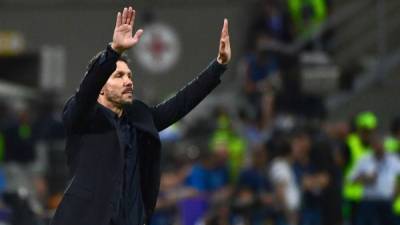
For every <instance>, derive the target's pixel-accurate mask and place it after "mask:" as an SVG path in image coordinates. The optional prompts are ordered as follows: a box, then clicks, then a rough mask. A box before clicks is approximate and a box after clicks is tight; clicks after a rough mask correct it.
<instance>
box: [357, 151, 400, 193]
mask: <svg viewBox="0 0 400 225" xmlns="http://www.w3.org/2000/svg"><path fill="white" fill-rule="evenodd" d="M374 173H375V174H376V180H375V182H374V183H372V184H368V185H364V195H363V198H364V199H369V200H391V199H393V197H394V192H395V188H396V184H397V178H398V176H400V159H399V158H398V157H397V156H396V155H393V154H390V153H385V155H384V157H383V158H382V159H381V160H377V158H376V157H375V156H374V155H373V153H369V154H367V155H365V156H364V157H362V158H361V159H360V160H359V161H358V162H357V163H356V165H355V167H354V170H353V171H352V173H351V175H350V179H351V180H352V181H354V180H355V179H356V178H357V177H359V176H361V175H368V174H374Z"/></svg>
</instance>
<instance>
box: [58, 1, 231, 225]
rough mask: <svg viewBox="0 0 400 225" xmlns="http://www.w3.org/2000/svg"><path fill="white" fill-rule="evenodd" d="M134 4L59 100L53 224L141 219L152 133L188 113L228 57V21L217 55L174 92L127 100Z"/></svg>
mask: <svg viewBox="0 0 400 225" xmlns="http://www.w3.org/2000/svg"><path fill="white" fill-rule="evenodd" d="M134 19H135V11H134V10H133V9H132V7H129V8H124V10H123V11H122V13H120V12H118V14H117V19H116V25H115V30H114V35H113V41H112V43H111V44H110V45H108V46H107V48H106V50H104V51H102V52H101V53H99V54H98V55H97V56H96V57H95V58H94V59H93V60H92V61H91V63H90V65H89V67H88V70H87V72H86V75H85V77H84V79H83V80H82V82H81V84H80V87H79V89H78V90H77V92H76V93H75V94H74V95H73V96H72V97H71V98H70V99H69V100H68V101H67V103H66V104H65V107H64V112H63V122H64V126H65V129H66V133H67V141H66V142H67V143H66V154H67V160H68V166H69V169H70V173H71V175H72V178H71V180H70V183H69V185H68V187H67V190H66V191H65V194H64V197H63V199H62V201H61V203H60V205H59V207H58V208H57V210H56V212H55V215H54V218H53V220H52V224H53V225H71V224H74V225H83V224H96V225H111V224H112V225H127V224H130V225H133V224H137V225H139V224H144V223H145V224H149V223H150V219H151V217H152V214H153V211H154V208H155V205H156V200H157V194H158V190H159V182H160V149H161V143H160V139H159V135H158V132H159V131H161V130H163V129H165V128H167V127H168V126H170V125H172V124H173V123H175V122H176V121H178V120H179V119H181V118H182V117H184V116H185V115H186V114H187V113H189V112H190V111H191V110H192V109H193V108H194V107H195V106H196V105H197V104H198V103H200V101H201V100H203V99H204V98H205V97H206V96H207V95H208V94H209V93H210V92H211V91H212V90H213V89H214V88H215V87H216V86H217V85H218V84H219V83H220V76H221V75H222V73H223V72H224V71H225V70H226V67H227V64H228V62H229V61H230V58H231V49H230V42H229V34H228V21H227V20H226V19H225V21H224V25H223V29H222V32H221V39H220V45H219V52H218V56H217V59H215V60H213V62H212V63H211V64H210V66H209V67H207V69H206V70H204V71H203V72H202V73H201V74H200V75H199V76H198V77H197V78H196V79H194V80H193V81H192V82H190V83H189V84H188V85H187V86H186V87H185V88H183V89H181V90H180V91H179V92H178V93H177V94H176V95H175V96H174V97H172V98H170V99H169V100H167V101H165V102H163V103H162V104H159V105H157V106H155V107H149V106H147V105H146V104H144V103H143V102H141V101H139V100H133V81H132V72H131V70H130V69H129V66H128V62H127V59H126V58H125V57H124V56H123V55H122V53H123V52H125V51H126V50H128V49H130V48H131V47H133V46H134V45H136V44H137V43H138V42H139V40H140V37H141V35H142V33H143V30H140V29H139V30H138V31H137V32H136V33H135V35H133V33H132V32H133V25H134Z"/></svg>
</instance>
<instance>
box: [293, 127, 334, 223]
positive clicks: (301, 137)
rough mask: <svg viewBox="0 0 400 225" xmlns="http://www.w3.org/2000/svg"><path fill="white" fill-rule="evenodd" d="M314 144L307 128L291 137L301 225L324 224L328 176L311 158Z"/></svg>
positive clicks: (300, 129) (299, 130) (297, 130)
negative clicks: (299, 199) (299, 198)
mask: <svg viewBox="0 0 400 225" xmlns="http://www.w3.org/2000/svg"><path fill="white" fill-rule="evenodd" d="M312 144H313V143H312V141H311V136H310V133H309V132H308V131H307V130H306V129H305V128H296V129H295V131H294V132H293V134H292V137H291V158H292V169H293V172H294V175H295V179H296V183H297V185H298V187H299V188H300V189H301V207H300V218H299V224H300V225H320V224H322V210H321V208H322V200H323V198H322V194H323V191H324V190H325V188H326V187H327V186H328V185H329V176H328V174H327V173H326V171H325V170H322V169H321V168H320V167H318V163H317V162H318V161H313V159H312V157H311V150H312ZM317 160H322V159H317Z"/></svg>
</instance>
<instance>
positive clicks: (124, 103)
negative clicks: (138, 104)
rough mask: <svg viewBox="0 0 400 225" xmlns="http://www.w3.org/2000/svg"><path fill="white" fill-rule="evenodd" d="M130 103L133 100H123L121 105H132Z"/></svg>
mask: <svg viewBox="0 0 400 225" xmlns="http://www.w3.org/2000/svg"><path fill="white" fill-rule="evenodd" d="M132 101H133V98H130V99H124V100H123V101H122V104H123V105H130V104H132Z"/></svg>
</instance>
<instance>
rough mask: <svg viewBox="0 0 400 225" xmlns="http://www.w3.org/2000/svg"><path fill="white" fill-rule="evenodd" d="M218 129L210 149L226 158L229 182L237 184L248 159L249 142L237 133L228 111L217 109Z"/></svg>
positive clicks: (212, 135) (213, 134)
mask: <svg viewBox="0 0 400 225" xmlns="http://www.w3.org/2000/svg"><path fill="white" fill-rule="evenodd" d="M215 119H216V121H215V123H216V124H215V125H216V128H215V130H214V131H213V133H212V134H211V138H210V148H211V151H213V152H216V153H217V155H219V156H223V157H226V160H227V161H226V166H227V168H228V173H229V182H230V183H232V184H233V183H236V182H237V180H238V177H239V173H240V170H241V169H242V167H243V163H244V159H245V157H246V154H247V152H246V150H247V142H246V140H245V139H244V138H243V137H242V136H241V135H240V133H239V132H237V130H236V127H234V123H233V120H232V117H231V116H230V115H229V113H228V111H227V109H224V108H223V107H217V108H216V112H215Z"/></svg>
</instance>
